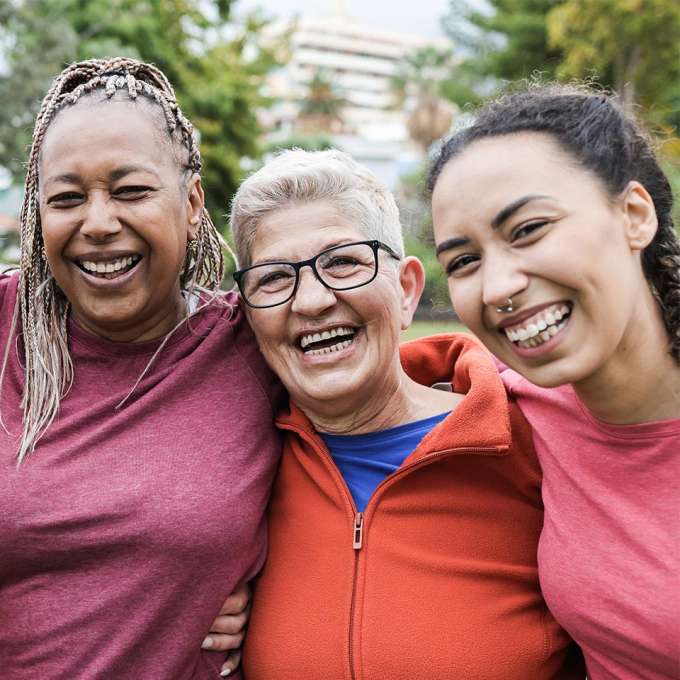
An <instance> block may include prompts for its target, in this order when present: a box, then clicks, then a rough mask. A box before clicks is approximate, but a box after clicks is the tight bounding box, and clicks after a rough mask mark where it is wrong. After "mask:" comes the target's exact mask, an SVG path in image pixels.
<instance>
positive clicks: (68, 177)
mask: <svg viewBox="0 0 680 680" xmlns="http://www.w3.org/2000/svg"><path fill="white" fill-rule="evenodd" d="M133 172H148V173H150V174H152V175H154V177H158V175H157V174H156V173H155V172H154V171H153V170H152V169H151V168H147V167H145V166H143V165H123V166H122V167H120V168H116V169H115V170H112V171H111V172H110V173H109V179H110V180H111V181H112V182H115V181H117V180H119V179H122V178H123V177H126V176H127V175H130V174H132V173H133ZM80 179H81V178H80V175H78V174H77V173H74V172H65V173H63V174H61V175H54V177H49V178H48V179H47V181H46V182H45V184H46V185H49V184H58V183H63V184H78V183H79V182H80Z"/></svg>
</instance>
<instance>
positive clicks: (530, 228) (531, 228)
mask: <svg viewBox="0 0 680 680" xmlns="http://www.w3.org/2000/svg"><path fill="white" fill-rule="evenodd" d="M547 224H550V222H548V221H547V220H539V221H537V222H529V223H527V224H523V225H522V226H521V227H518V228H517V229H515V230H514V231H513V232H512V235H511V236H510V241H511V242H514V241H518V240H521V239H524V238H527V237H529V236H531V235H532V234H534V233H535V232H537V231H538V230H539V229H542V228H543V227H545V226H546V225H547Z"/></svg>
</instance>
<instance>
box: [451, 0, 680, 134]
mask: <svg viewBox="0 0 680 680" xmlns="http://www.w3.org/2000/svg"><path fill="white" fill-rule="evenodd" d="M444 27H445V30H446V31H447V33H448V34H449V36H450V37H451V38H452V39H453V41H454V43H455V44H456V45H457V46H458V48H459V49H460V50H461V52H462V54H463V55H464V61H463V62H462V63H461V64H460V66H459V70H460V71H461V72H463V73H467V74H468V79H469V80H470V82H472V83H473V89H474V90H475V91H476V92H478V93H479V92H481V91H482V89H483V87H486V94H490V93H491V92H492V91H493V90H494V89H498V88H499V87H501V86H503V84H504V81H516V80H520V79H526V78H531V77H532V76H533V75H534V74H536V73H540V74H542V77H543V78H544V79H559V80H572V79H574V78H579V79H584V78H586V79H592V78H594V79H596V80H597V81H598V82H599V83H601V84H602V85H604V86H605V87H609V88H612V89H614V90H616V92H618V93H619V94H620V95H621V96H622V98H623V102H624V106H625V107H626V108H628V109H629V110H632V109H633V107H634V105H635V104H642V105H643V107H644V108H643V111H644V115H645V117H646V118H647V119H648V120H651V121H652V122H653V123H655V124H661V125H664V126H669V127H671V128H673V129H674V130H675V132H676V134H679V133H680V40H678V35H680V3H679V2H677V0H675V1H673V2H669V1H668V0H598V1H597V2H593V1H592V0H450V4H449V12H448V14H447V16H446V17H445V18H444ZM475 78H476V84H474V83H475Z"/></svg>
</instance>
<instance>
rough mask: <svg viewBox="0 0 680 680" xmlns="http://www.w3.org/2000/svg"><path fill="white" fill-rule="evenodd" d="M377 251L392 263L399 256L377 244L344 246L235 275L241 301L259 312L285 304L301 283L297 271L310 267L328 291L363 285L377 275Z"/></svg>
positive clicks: (253, 267)
mask: <svg viewBox="0 0 680 680" xmlns="http://www.w3.org/2000/svg"><path fill="white" fill-rule="evenodd" d="M378 250H384V251H385V252H386V253H388V254H389V255H390V256H391V257H393V258H394V259H395V260H400V259H401V257H400V256H399V255H398V254H397V253H395V252H394V250H392V248H390V247H389V246H387V245H385V244H384V243H381V242H380V241H357V242H355V243H344V244H342V245H340V246H334V247H333V248H328V249H327V250H322V251H321V252H320V253H319V254H318V255H315V256H314V257H310V258H309V260H302V261H301V262H263V263H262V264H256V265H253V266H252V267H245V268H244V269H239V270H238V271H236V272H234V280H235V281H236V283H237V284H238V287H239V290H240V291H241V295H242V296H243V299H244V300H245V301H246V303H247V304H248V305H250V306H251V307H256V308H258V309H262V308H264V307H276V305H282V304H284V303H285V302H288V300H290V299H291V298H292V297H293V296H294V295H295V293H296V291H297V289H298V284H299V283H300V270H301V269H302V268H303V267H311V268H312V271H313V272H314V276H316V278H317V279H318V280H319V281H320V282H321V283H322V284H323V285H324V286H326V288H330V289H331V290H350V289H352V288H359V287H360V286H365V285H366V284H367V283H370V282H371V281H373V279H375V277H376V276H377V274H378Z"/></svg>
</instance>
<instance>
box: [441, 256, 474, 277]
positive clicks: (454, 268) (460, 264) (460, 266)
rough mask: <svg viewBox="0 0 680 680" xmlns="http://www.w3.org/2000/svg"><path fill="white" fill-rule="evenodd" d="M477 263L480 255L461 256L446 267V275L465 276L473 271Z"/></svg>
mask: <svg viewBox="0 0 680 680" xmlns="http://www.w3.org/2000/svg"><path fill="white" fill-rule="evenodd" d="M475 262H479V255H471V254H469V253H466V254H465V255H459V256H458V257H456V258H454V259H453V260H451V262H449V263H448V264H447V265H446V274H447V276H453V275H455V274H464V273H465V272H467V271H468V270H469V269H472V266H473V264H474V263H475Z"/></svg>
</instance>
